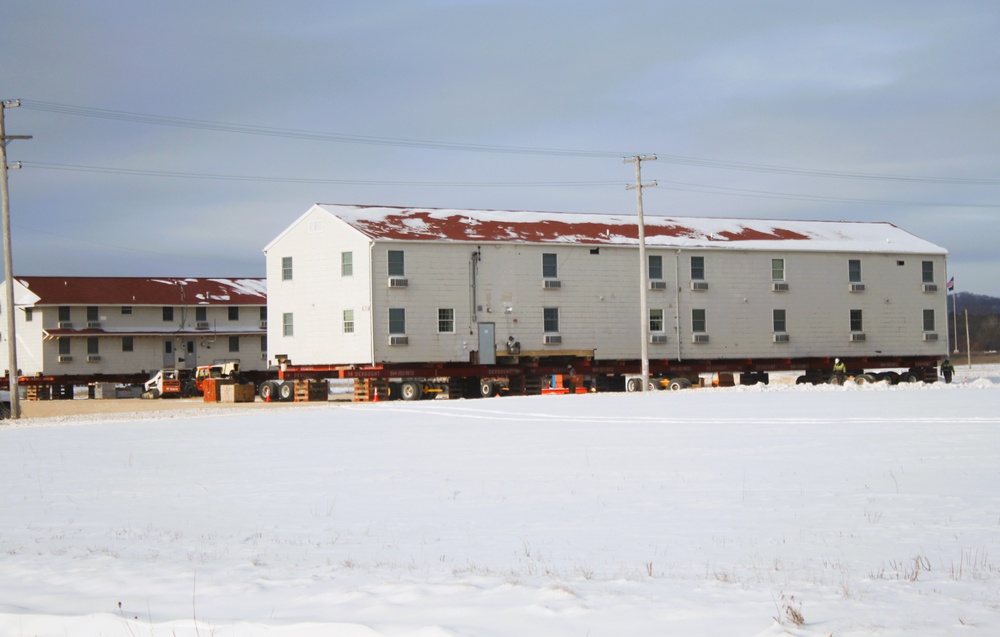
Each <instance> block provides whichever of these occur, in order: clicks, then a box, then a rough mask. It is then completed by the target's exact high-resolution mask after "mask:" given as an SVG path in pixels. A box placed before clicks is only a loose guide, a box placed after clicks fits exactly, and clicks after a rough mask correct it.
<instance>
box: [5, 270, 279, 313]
mask: <svg viewBox="0 0 1000 637" xmlns="http://www.w3.org/2000/svg"><path fill="white" fill-rule="evenodd" d="M14 279H15V280H16V281H17V282H18V283H19V284H20V285H22V286H23V287H24V288H25V290H26V291H27V292H28V293H30V294H28V295H27V296H29V297H35V298H37V300H36V301H34V302H33V303H27V304H29V305H164V306H181V305H265V304H267V291H266V290H267V286H266V280H265V279H195V278H170V277H160V278H138V277H74V276H69V277H59V276H18V277H14ZM27 300H28V299H22V300H19V303H18V304H19V305H20V304H21V302H22V301H27Z"/></svg>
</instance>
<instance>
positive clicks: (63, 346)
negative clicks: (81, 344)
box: [56, 336, 73, 356]
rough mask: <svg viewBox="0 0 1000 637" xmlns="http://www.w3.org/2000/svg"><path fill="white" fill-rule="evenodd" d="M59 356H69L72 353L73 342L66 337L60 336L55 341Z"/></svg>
mask: <svg viewBox="0 0 1000 637" xmlns="http://www.w3.org/2000/svg"><path fill="white" fill-rule="evenodd" d="M56 345H57V347H58V348H59V349H58V351H59V355H60V356H69V355H70V354H72V353H73V341H72V340H71V339H70V337H68V336H60V337H59V338H57V339H56Z"/></svg>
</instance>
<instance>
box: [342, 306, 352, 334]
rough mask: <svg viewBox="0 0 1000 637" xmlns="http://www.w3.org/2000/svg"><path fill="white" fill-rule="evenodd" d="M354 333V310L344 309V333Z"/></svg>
mask: <svg viewBox="0 0 1000 637" xmlns="http://www.w3.org/2000/svg"><path fill="white" fill-rule="evenodd" d="M353 333H354V310H344V334H353Z"/></svg>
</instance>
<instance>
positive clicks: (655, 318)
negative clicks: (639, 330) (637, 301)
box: [649, 310, 663, 332]
mask: <svg viewBox="0 0 1000 637" xmlns="http://www.w3.org/2000/svg"><path fill="white" fill-rule="evenodd" d="M649 331H650V332H662V331H663V310H650V311H649Z"/></svg>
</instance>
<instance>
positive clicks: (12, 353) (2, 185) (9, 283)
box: [0, 100, 31, 419]
mask: <svg viewBox="0 0 1000 637" xmlns="http://www.w3.org/2000/svg"><path fill="white" fill-rule="evenodd" d="M20 105H21V102H20V101H18V100H12V101H3V102H0V195H2V199H3V215H2V217H3V224H2V225H3V268H4V275H5V276H4V292H5V295H6V305H7V369H8V370H9V371H8V372H7V379H8V388H9V389H10V417H11V418H13V419H17V418H20V417H21V401H20V399H19V398H18V395H17V337H16V336H15V335H14V318H15V316H14V257H13V256H12V254H11V250H10V195H9V194H8V192H7V142H9V141H11V140H14V139H31V135H8V134H7V133H6V132H5V131H4V127H3V116H4V111H6V110H7V109H8V108H17V107H18V106H20ZM13 167H14V168H20V167H21V164H20V163H18V164H17V165H16V166H13Z"/></svg>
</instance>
